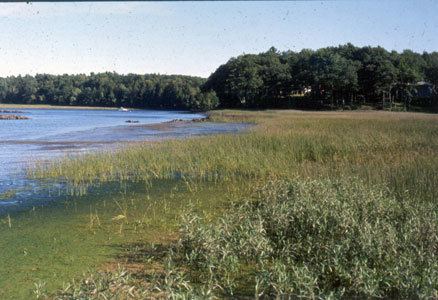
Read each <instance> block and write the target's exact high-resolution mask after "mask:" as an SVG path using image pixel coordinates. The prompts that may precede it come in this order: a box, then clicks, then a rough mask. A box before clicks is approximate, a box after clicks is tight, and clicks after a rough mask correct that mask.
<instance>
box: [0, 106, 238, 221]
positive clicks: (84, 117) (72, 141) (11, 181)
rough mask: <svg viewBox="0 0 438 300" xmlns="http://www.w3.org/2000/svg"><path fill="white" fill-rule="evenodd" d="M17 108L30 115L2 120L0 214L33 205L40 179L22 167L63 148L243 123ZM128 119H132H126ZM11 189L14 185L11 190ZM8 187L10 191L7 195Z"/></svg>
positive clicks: (164, 114)
mask: <svg viewBox="0 0 438 300" xmlns="http://www.w3.org/2000/svg"><path fill="white" fill-rule="evenodd" d="M20 111H21V112H22V113H20V115H24V116H27V117H29V118H30V119H29V120H0V197H2V198H3V199H2V198H0V214H1V213H2V212H3V213H4V212H5V211H6V210H8V209H9V208H10V207H11V206H14V207H15V208H16V207H17V206H23V207H24V206H28V205H31V204H33V202H34V200H35V199H36V198H38V197H36V196H35V191H36V190H37V189H36V186H38V184H37V183H35V182H32V181H30V180H28V179H26V176H25V169H26V168H27V167H30V166H31V165H32V163H33V162H35V161H40V160H47V159H52V158H55V157H60V156H63V155H67V154H69V155H71V154H73V155H74V154H78V153H84V152H90V151H96V150H102V149H108V150H112V149H116V148H117V147H118V146H119V145H122V144H124V143H126V142H135V141H145V140H146V141H147V140H157V139H165V138H183V137H187V136H192V135H204V134H212V133H225V132H237V131H239V130H240V129H242V128H243V125H242V124H229V123H227V124H225V123H223V124H221V123H216V124H214V123H207V122H190V123H177V124H176V125H175V124H174V126H168V127H166V126H164V127H160V126H157V125H154V124H159V123H163V122H169V121H172V120H175V119H181V120H192V119H198V118H202V117H203V115H202V114H194V113H187V112H177V111H152V110H135V111H130V112H123V111H117V110H70V109H62V110H61V109H59V110H58V109H56V110H51V109H23V110H20ZM128 120H133V121H135V122H136V123H127V122H126V121H128ZM35 184H36V185H35ZM8 191H9V192H8ZM10 191H14V193H13V196H11V194H10ZM16 191H18V192H16ZM7 192H8V194H9V195H8V197H5V196H4V195H5V193H7ZM2 195H3V196H2ZM26 204H27V205H26Z"/></svg>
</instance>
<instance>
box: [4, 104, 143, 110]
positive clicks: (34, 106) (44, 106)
mask: <svg viewBox="0 0 438 300" xmlns="http://www.w3.org/2000/svg"><path fill="white" fill-rule="evenodd" d="M5 108H7V109H11V108H16V109H26V108H31V109H77V110H83V109H96V110H98V109H103V110H118V109H119V108H118V107H104V106H69V105H49V104H13V103H10V104H9V103H0V109H5ZM127 108H128V109H129V110H135V109H133V108H129V107H127Z"/></svg>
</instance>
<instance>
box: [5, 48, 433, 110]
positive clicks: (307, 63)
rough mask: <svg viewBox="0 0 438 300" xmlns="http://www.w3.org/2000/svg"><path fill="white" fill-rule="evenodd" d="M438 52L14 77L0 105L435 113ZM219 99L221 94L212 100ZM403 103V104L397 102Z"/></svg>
mask: <svg viewBox="0 0 438 300" xmlns="http://www.w3.org/2000/svg"><path fill="white" fill-rule="evenodd" d="M420 81H425V82H426V84H422V85H418V84H417V83H418V82H420ZM437 86H438V52H432V53H426V52H425V53H423V54H419V53H415V52H413V51H410V50H405V51H403V52H402V53H398V52H396V51H392V52H388V51H387V50H385V49H383V48H381V47H362V48H359V47H355V46H353V45H351V44H346V45H342V46H338V47H327V48H321V49H319V50H316V51H314V50H309V49H305V50H302V51H300V52H293V51H286V52H278V51H277V50H276V49H275V48H271V49H270V50H269V51H267V52H265V53H260V54H245V55H241V56H239V57H237V58H232V59H230V60H229V61H228V62H227V63H226V64H224V65H222V66H220V67H219V68H218V69H217V70H216V71H215V72H214V73H213V74H212V75H211V76H210V77H209V78H208V79H207V80H205V79H203V78H199V77H191V76H182V75H170V76H167V75H153V74H152V75H135V74H128V75H119V74H116V73H100V74H93V73H92V74H90V75H84V74H81V75H59V76H54V75H47V74H39V75H36V76H29V75H26V76H17V77H15V76H11V77H7V78H0V103H1V102H4V103H8V102H9V103H20V104H52V105H83V106H110V107H114V106H127V107H136V108H158V109H189V110H209V109H213V108H215V107H216V106H218V105H220V107H222V108H235V107H242V108H275V107H277V108H280V107H296V108H314V109H315V108H326V109H327V108H331V109H333V108H350V109H352V108H355V107H358V106H360V105H363V104H367V105H371V106H374V107H376V108H388V107H391V108H393V106H394V105H395V103H398V104H399V106H400V107H399V108H401V109H405V110H410V109H412V108H416V107H421V108H423V109H438V94H437ZM216 95H217V96H218V97H219V99H218V97H216ZM400 104H401V105H400Z"/></svg>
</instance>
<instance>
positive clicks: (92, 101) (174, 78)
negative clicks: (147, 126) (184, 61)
mask: <svg viewBox="0 0 438 300" xmlns="http://www.w3.org/2000/svg"><path fill="white" fill-rule="evenodd" d="M204 82H205V79H203V78H200V77H192V76H182V75H156V74H147V75H136V74H128V75H120V74H117V73H109V72H107V73H98V74H94V73H91V74H90V75H85V74H79V75H67V74H65V75H48V74H37V75H35V76H30V75H26V76H10V77H6V78H0V102H4V103H19V104H51V105H72V106H75V105H83V106H104V107H120V106H126V107H133V108H154V109H184V110H208V109H212V108H214V107H216V106H217V104H218V98H217V97H216V95H215V93H214V92H213V91H205V92H203V91H201V89H200V88H201V85H202V84H203V83H204Z"/></svg>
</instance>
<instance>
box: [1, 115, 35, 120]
mask: <svg viewBox="0 0 438 300" xmlns="http://www.w3.org/2000/svg"><path fill="white" fill-rule="evenodd" d="M0 120H29V118H28V117H25V116H17V115H0Z"/></svg>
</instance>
